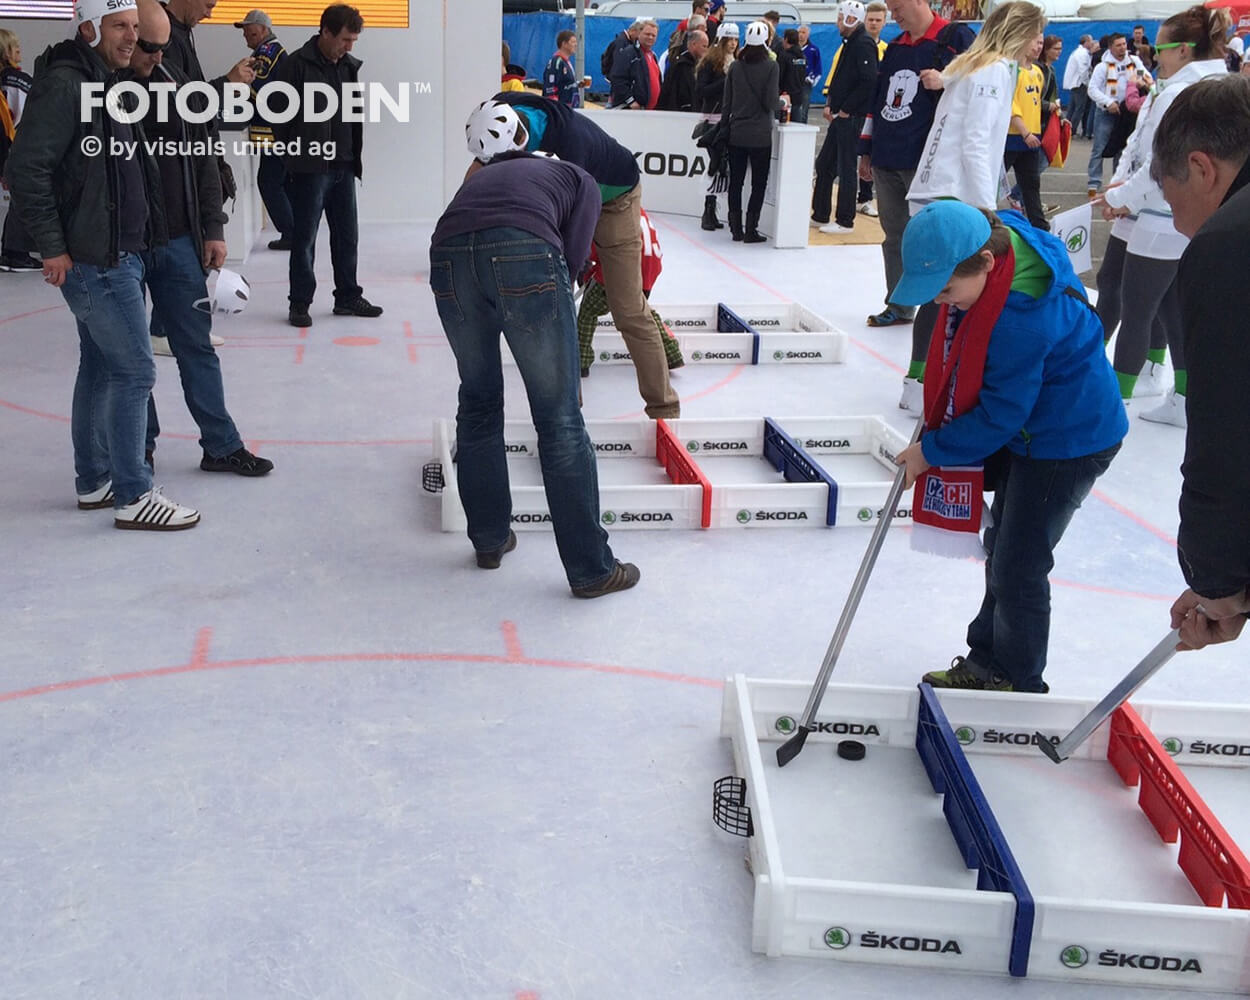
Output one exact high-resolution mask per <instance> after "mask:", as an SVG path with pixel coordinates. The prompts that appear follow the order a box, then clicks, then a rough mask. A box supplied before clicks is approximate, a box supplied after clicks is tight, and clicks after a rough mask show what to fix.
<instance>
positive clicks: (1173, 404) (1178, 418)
mask: <svg viewBox="0 0 1250 1000" xmlns="http://www.w3.org/2000/svg"><path fill="white" fill-rule="evenodd" d="M1137 415H1138V416H1139V417H1141V418H1142V420H1149V421H1150V422H1151V423H1152V424H1171V425H1172V426H1173V427H1187V426H1188V422H1187V421H1186V419H1185V397H1184V396H1178V395H1177V394H1176V390H1175V389H1169V390H1168V394H1167V395H1166V396H1164V397H1163V402H1162V403H1160V404H1159V405H1158V406H1156V407H1154V408H1153V409H1150V410H1143V411H1142V412H1141V413H1139V414H1137Z"/></svg>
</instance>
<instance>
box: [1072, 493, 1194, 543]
mask: <svg viewBox="0 0 1250 1000" xmlns="http://www.w3.org/2000/svg"><path fill="white" fill-rule="evenodd" d="M1090 495H1091V496H1092V497H1094V499H1095V500H1101V501H1102V502H1103V503H1105V504H1106V505H1107V506H1108V507H1110V508H1111V509H1112V510H1114V511H1115V512H1116V513H1119V514H1123V515H1124V516H1125V517H1127V518H1128V519H1129V520H1130V521H1132V522H1133V523H1134V524H1136V525H1137V526H1138V527H1139V528H1145V529H1146V531H1149V532H1150V533H1151V534H1152V535H1154V536H1155V538H1158V539H1159V540H1160V541H1163V542H1166V543H1167V544H1168V545H1170V546H1172V548H1176V539H1175V538H1173V537H1172V536H1171V535H1169V534H1168V533H1167V532H1166V531H1164V530H1163V529H1162V528H1156V527H1155V526H1154V525H1153V524H1151V523H1150V522H1149V521H1147V520H1146V519H1145V518H1144V517H1142V516H1141V515H1140V514H1135V513H1134V512H1133V511H1131V510H1129V509H1128V508H1127V507H1125V506H1124V504H1122V503H1119V502H1117V501H1115V500H1112V499H1111V497H1109V496H1107V494H1105V493H1103V492H1102V491H1101V490H1091V491H1090Z"/></svg>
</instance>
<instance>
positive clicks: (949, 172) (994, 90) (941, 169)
mask: <svg viewBox="0 0 1250 1000" xmlns="http://www.w3.org/2000/svg"><path fill="white" fill-rule="evenodd" d="M1017 69H1018V67H1017V65H1016V63H1014V62H1012V61H1011V60H1010V59H1000V60H998V61H997V62H995V63H991V64H990V65H989V66H986V67H984V68H982V69H979V70H977V71H976V72H975V73H971V74H969V75H967V76H962V77H960V78H959V79H958V80H953V81H951V82H949V83H948V84H947V85H946V89H945V90H944V91H943V92H942V98H941V100H940V101H938V106H937V110H936V111H935V112H934V114H933V125H932V126H931V127H930V129H929V137H928V139H926V140H925V148H924V154H923V155H922V156H921V157H920V163H919V165H918V166H917V167H916V176H915V178H914V179H913V180H912V182H911V188H910V189H909V190H908V192H907V200H908V201H909V202H910V203H911V210H912V213H913V214H915V213H916V212H918V211H919V210H920V208H921V207H922V206H923V205H925V204H927V203H928V202H931V201H936V200H937V199H938V198H958V199H959V200H960V201H962V202H965V203H966V204H969V205H975V206H977V208H984V209H988V210H990V211H993V210H994V209H995V207H996V206H997V205H998V179H999V175H1000V174H1001V173H1002V169H1003V147H1004V146H1005V145H1006V144H1007V130H1008V128H1009V127H1010V125H1011V99H1012V96H1013V95H1014V93H1015V89H1016V71H1017Z"/></svg>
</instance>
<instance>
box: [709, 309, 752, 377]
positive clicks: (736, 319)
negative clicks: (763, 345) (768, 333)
mask: <svg viewBox="0 0 1250 1000" xmlns="http://www.w3.org/2000/svg"><path fill="white" fill-rule="evenodd" d="M716 332H717V333H749V334H750V335H751V364H753V365H758V364H759V363H760V335H759V333H758V332H757V331H756V329H755V327H753V326H752V325H751V324H750V323H748V322H747V321H746V320H744V319H743V318H742V317H741V316H739V315H738V314H737V313H736V312H734V311H733V310H732V309H730V308H729V306H727V305H725V303H723V302H720V303H717V305H716Z"/></svg>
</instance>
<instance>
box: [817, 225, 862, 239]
mask: <svg viewBox="0 0 1250 1000" xmlns="http://www.w3.org/2000/svg"><path fill="white" fill-rule="evenodd" d="M819 231H820V232H822V233H824V234H826V235H827V236H837V235H839V234H840V233H853V232H855V228H854V227H853V226H841V225H839V224H838V223H836V222H831V223H829V225H827V226H821V227H820V230H819Z"/></svg>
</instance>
